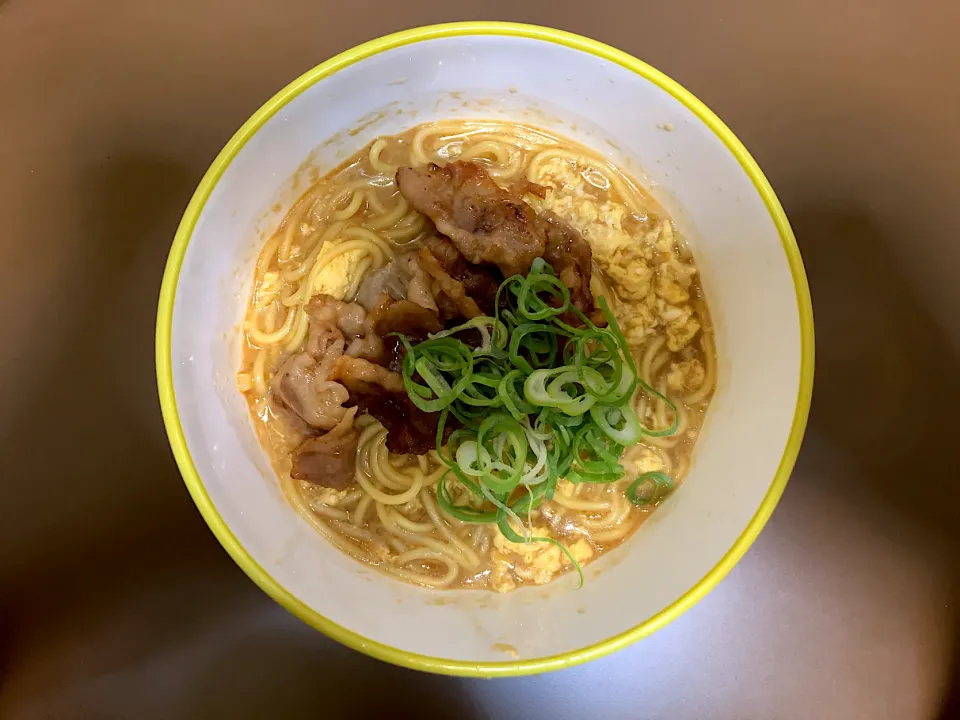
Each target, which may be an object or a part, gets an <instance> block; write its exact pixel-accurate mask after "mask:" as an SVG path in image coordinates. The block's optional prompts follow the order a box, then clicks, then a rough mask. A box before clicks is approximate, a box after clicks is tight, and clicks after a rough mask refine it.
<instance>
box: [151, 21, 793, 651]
mask: <svg viewBox="0 0 960 720" xmlns="http://www.w3.org/2000/svg"><path fill="white" fill-rule="evenodd" d="M651 78H653V79H648V78H647V77H643V76H641V75H639V74H637V73H636V72H634V71H633V70H631V69H628V68H626V67H623V66H621V65H620V64H617V63H615V62H612V61H610V60H608V59H604V58H602V57H598V56H597V55H594V54H592V53H590V52H586V51H584V50H582V49H577V48H575V47H568V46H565V45H563V44H557V43H553V42H548V41H545V40H541V39H533V38H530V37H514V36H503V35H473V36H471V35H467V36H458V37H440V38H436V39H428V40H421V41H419V42H414V43H412V44H406V45H402V46H399V47H393V48H389V49H386V50H383V51H380V52H377V53H375V54H373V55H371V56H368V57H365V58H363V59H360V60H359V61H357V62H353V63H352V64H349V65H347V66H345V67H342V68H341V69H339V70H337V71H336V72H333V73H332V74H327V75H326V76H324V77H321V78H319V79H316V78H315V77H314V78H312V79H315V80H316V81H315V82H313V83H312V84H310V83H309V82H308V81H303V82H301V83H300V86H298V88H297V89H302V92H299V94H295V96H294V97H292V99H290V100H289V102H287V103H286V104H284V105H282V107H279V109H278V110H277V111H276V113H275V114H273V115H272V116H271V117H269V118H268V119H266V120H265V122H263V123H262V125H261V126H260V127H259V128H258V129H256V130H255V132H253V134H252V137H250V138H249V139H248V140H247V141H246V142H245V143H243V142H241V141H235V145H234V147H233V150H234V151H235V156H234V157H233V159H232V161H230V162H229V165H228V166H227V167H226V169H225V171H224V172H223V174H222V176H221V177H220V178H219V181H217V182H216V184H215V186H213V187H212V190H211V191H210V192H209V197H208V198H207V199H206V202H205V203H204V204H203V205H202V209H201V210H200V212H199V217H198V219H197V221H196V225H195V227H194V229H193V232H192V236H191V237H190V240H189V245H188V246H187V248H186V252H185V255H184V257H183V263H182V267H181V269H180V273H179V278H178V281H177V285H176V295H175V301H174V307H173V317H172V334H171V350H170V352H171V365H172V375H173V389H174V392H175V398H176V408H177V411H178V415H179V420H180V423H181V425H182V429H183V434H184V437H185V441H186V445H187V447H188V448H189V453H190V456H191V457H192V463H193V465H194V466H195V468H196V472H197V474H198V475H199V478H202V489H201V488H200V486H199V485H196V487H194V488H193V490H194V491H195V496H196V497H198V498H200V497H201V496H202V493H203V491H204V490H205V493H206V495H207V496H208V499H209V506H205V503H206V502H207V501H206V500H205V499H204V501H203V502H201V506H202V507H205V510H206V512H205V514H206V515H207V516H208V520H211V523H212V524H214V525H217V524H218V523H219V522H222V523H223V524H225V525H226V527H228V528H229V530H230V531H231V532H232V533H233V536H234V537H235V539H236V543H237V546H234V547H232V551H233V552H234V553H235V555H236V554H237V553H243V552H245V553H246V554H247V555H248V556H249V558H248V559H246V560H244V562H243V563H242V564H244V565H245V569H247V570H248V572H252V573H253V574H254V575H255V576H257V579H258V580H259V581H260V582H261V584H265V583H266V584H269V583H270V582H271V580H270V578H272V581H275V583H276V585H278V586H279V587H281V588H283V589H284V590H285V592H286V593H288V594H289V596H285V597H284V598H283V599H284V601H285V604H287V605H288V606H289V607H294V608H295V609H296V610H297V611H298V614H301V616H304V617H306V618H307V619H308V620H311V621H313V622H314V624H318V625H322V626H324V629H326V630H328V631H330V632H332V633H333V634H334V635H335V636H338V637H339V638H340V639H342V640H346V641H348V642H351V643H352V644H354V645H357V646H359V649H366V650H368V651H376V650H377V649H379V651H378V654H380V655H381V656H385V657H388V659H392V660H395V661H398V662H407V663H413V664H416V660H415V659H413V658H411V657H410V656H407V655H405V653H414V654H418V655H425V656H431V657H434V658H445V659H448V660H452V661H454V662H455V663H461V664H466V665H469V664H475V663H491V662H500V663H503V662H506V663H510V664H512V665H514V666H516V665H517V663H518V662H520V663H522V662H524V661H531V660H536V659H541V658H546V657H551V656H557V655H566V660H569V661H574V660H576V659H577V656H576V654H575V651H578V650H581V649H583V648H586V647H588V646H594V645H595V644H597V643H601V642H603V641H605V640H608V639H610V638H613V637H615V636H622V634H623V633H625V632H627V631H629V630H630V629H631V628H634V627H635V626H638V625H640V624H641V623H644V622H645V621H648V620H651V619H653V620H652V622H649V623H647V625H646V626H645V628H646V630H650V629H653V628H654V627H655V626H656V625H657V624H659V623H660V622H661V621H663V620H665V619H667V616H668V615H669V613H668V615H660V616H658V613H661V611H663V610H664V609H666V608H669V607H671V606H672V607H673V609H676V608H677V607H679V606H677V605H675V603H677V601H678V600H679V599H680V598H682V597H684V596H685V595H687V594H688V593H691V591H692V592H693V595H694V596H696V595H698V594H699V593H701V592H705V590H706V589H707V588H706V585H705V584H703V583H702V582H701V581H702V580H703V578H704V577H705V576H706V575H707V574H708V573H710V571H711V569H713V568H714V567H715V566H716V565H717V564H718V563H719V562H720V561H721V559H722V558H723V557H724V556H725V554H726V553H728V551H730V549H731V548H732V547H733V546H734V545H735V543H737V541H738V538H739V537H740V536H741V534H742V533H743V532H744V530H745V528H747V527H748V525H749V524H750V522H751V519H752V518H754V516H755V515H757V513H758V509H760V508H761V506H762V504H763V501H764V497H765V496H766V495H767V492H768V490H769V489H770V487H771V482H772V480H773V478H774V477H775V475H776V474H777V471H778V466H779V465H780V463H781V459H782V457H783V456H784V452H785V446H786V445H787V442H788V436H789V435H790V433H791V426H792V424H793V422H794V414H795V408H796V407H797V403H798V392H799V390H800V378H801V327H800V320H799V318H800V311H799V308H798V300H797V290H796V288H795V284H794V279H793V277H792V275H791V268H790V265H789V263H788V259H787V254H786V252H785V249H784V241H783V240H782V239H781V236H780V234H779V233H778V230H777V227H776V225H775V223H774V221H773V219H772V217H771V211H770V209H769V208H768V206H767V205H766V204H765V202H764V198H763V197H762V196H761V194H760V192H759V191H758V190H757V188H756V187H755V186H754V184H753V182H752V181H751V179H750V177H749V176H748V175H747V173H746V172H745V170H744V168H743V167H742V166H741V163H740V162H739V161H738V159H737V157H736V156H735V155H734V154H733V153H732V152H731V150H730V149H729V148H728V147H727V146H726V145H725V143H724V141H723V140H722V139H721V138H720V137H718V135H717V134H716V133H715V132H714V131H713V130H711V129H710V128H709V127H707V125H706V124H704V122H703V121H702V120H701V119H700V118H699V117H698V116H697V115H696V114H695V113H694V112H693V111H692V110H691V109H690V108H688V107H687V106H686V105H685V104H684V103H682V102H681V101H679V100H678V99H676V98H675V97H674V96H673V95H671V94H670V93H668V92H667V91H666V90H664V89H663V88H662V87H660V85H658V83H657V82H656V81H655V80H656V78H657V75H656V74H655V73H653V74H651ZM291 92H292V91H291ZM451 117H463V118H477V117H488V118H490V117H492V118H506V119H511V120H516V121H520V122H525V123H529V124H533V125H537V126H540V127H543V128H546V129H549V130H552V131H554V132H557V133H559V134H561V135H565V136H567V137H569V138H571V139H574V140H577V141H579V142H581V143H584V144H586V145H588V146H590V147H592V148H593V149H594V150H596V151H598V152H600V153H602V154H604V155H606V156H608V157H610V158H611V159H612V160H613V161H614V162H616V163H618V164H620V166H621V167H623V168H625V169H626V170H627V171H628V172H629V173H630V174H632V175H633V176H634V177H635V178H636V179H637V180H638V181H639V182H640V183H641V184H642V185H644V186H645V187H647V188H649V189H651V190H652V192H653V194H654V195H655V196H656V197H657V198H658V199H659V200H660V201H661V202H662V203H663V204H664V205H665V206H666V207H667V208H668V209H669V210H670V211H671V212H672V213H673V216H674V218H675V220H676V221H677V223H678V224H679V226H680V227H681V228H682V230H683V231H685V233H686V234H687V235H688V237H689V238H690V240H691V245H692V247H693V249H694V253H695V255H696V257H697V262H698V264H699V267H700V269H701V271H702V276H703V282H704V286H705V290H706V294H707V300H708V303H709V307H710V310H711V313H712V315H713V319H714V323H715V328H716V335H717V352H718V356H719V375H718V390H717V394H716V397H715V399H714V401H713V404H712V406H711V410H710V413H709V417H708V420H707V423H706V426H705V428H704V431H703V433H702V436H701V438H700V440H699V443H698V446H697V448H696V452H695V458H694V463H693V467H692V469H691V471H690V473H689V476H688V477H687V479H686V481H685V483H684V484H683V486H682V487H680V488H679V490H678V491H677V492H676V493H675V494H674V495H673V497H672V498H671V499H670V500H669V501H668V502H666V503H665V504H664V505H663V506H662V507H660V508H659V509H658V511H657V512H656V513H654V515H653V517H652V518H651V519H650V520H649V521H648V522H646V523H645V524H644V525H643V526H642V527H641V528H640V530H639V531H638V532H637V534H636V535H635V536H634V537H633V538H632V539H631V540H630V541H629V542H627V543H626V544H625V545H624V546H621V547H620V548H619V549H618V550H616V551H615V552H612V553H609V554H607V555H605V556H604V557H602V558H601V559H600V561H598V562H596V563H594V564H592V565H590V566H589V568H588V569H587V572H586V584H585V585H584V587H583V588H582V589H579V590H578V589H576V580H575V578H573V577H569V576H565V577H564V578H562V579H560V580H558V581H557V582H554V583H553V584H551V585H549V586H546V587H544V588H523V589H520V590H518V591H516V592H513V593H510V594H507V595H504V596H500V595H496V594H493V593H488V592H467V591H447V592H435V591H429V590H423V589H419V588H416V587H412V586H408V585H405V584H402V583H400V582H398V581H396V580H393V579H391V578H388V577H387V576H385V575H381V574H379V573H377V572H376V571H373V570H370V569H368V568H366V567H364V566H362V565H360V564H359V563H357V562H355V561H353V560H351V559H349V558H347V557H346V556H344V555H342V554H341V553H340V552H339V551H337V550H336V549H335V548H333V547H332V546H331V545H329V544H328V543H327V542H326V541H325V540H324V539H323V538H321V537H320V536H318V535H316V534H315V532H314V531H313V530H312V529H311V528H310V527H309V526H308V525H307V524H306V522H304V521H303V520H302V519H301V518H300V517H299V516H298V515H297V514H296V513H295V512H294V510H293V509H292V508H291V507H290V506H289V505H288V504H287V502H286V500H285V499H284V497H283V495H282V493H281V492H280V489H279V486H278V484H277V481H276V479H275V477H274V474H273V471H272V469H271V467H270V464H269V461H268V459H267V457H266V456H265V454H264V453H263V451H262V450H261V449H260V447H259V444H258V443H257V440H256V437H255V435H254V431H253V428H252V425H251V422H250V420H249V417H248V413H247V408H246V406H245V404H244V401H243V399H242V398H241V396H240V394H239V392H238V391H237V390H236V387H235V385H234V375H235V372H236V370H237V368H238V364H239V341H240V332H239V323H240V320H241V318H242V313H243V308H244V304H245V302H246V300H247V297H248V294H249V292H250V287H251V280H252V272H253V271H252V267H253V262H254V260H255V257H256V255H257V253H258V251H259V248H260V246H261V244H262V242H263V237H264V235H265V234H266V233H269V232H270V231H272V229H273V227H274V226H275V224H276V222H277V221H278V220H279V218H280V217H281V216H282V211H281V212H280V213H277V212H273V211H271V207H274V206H275V205H276V204H277V203H280V204H281V205H283V207H284V209H285V208H286V207H288V206H289V204H290V202H292V201H293V200H294V199H295V198H296V196H298V195H299V194H300V193H301V192H302V191H303V190H304V189H305V188H306V184H307V182H308V179H309V177H310V174H311V172H315V171H316V169H319V171H320V172H325V171H326V170H329V169H330V168H332V167H333V166H335V165H336V164H338V163H339V162H340V161H341V160H342V159H343V158H345V157H347V156H349V155H350V154H352V153H353V152H355V151H357V150H358V149H360V148H361V147H362V146H363V145H365V144H366V143H367V142H369V141H370V140H371V139H372V138H374V137H376V136H377V135H380V134H384V133H396V132H399V131H401V130H404V129H406V128H408V127H410V126H412V125H415V124H418V123H422V122H426V121H429V120H435V119H443V118H451ZM774 202H775V201H774ZM185 474H186V475H187V480H188V484H191V483H194V482H195V481H194V479H193V477H192V474H191V473H190V472H186V473H185ZM767 511H769V507H767ZM760 512H761V513H762V512H764V511H763V510H761V511H760ZM216 516H219V519H220V520H218V519H217V517H216ZM215 529H216V527H215ZM239 548H242V550H240V549H239ZM255 566H259V568H260V570H257V569H256V567H255ZM268 576H269V577H268ZM323 618H325V620H324V619H323ZM335 626H339V627H335ZM354 633H355V634H356V635H353V634H354ZM356 636H360V638H364V639H365V640H361V639H359V638H358V637H356ZM371 641H372V642H371ZM364 643H367V644H366V645H364ZM381 646H387V647H388V648H392V650H386V649H384V648H382V647H381ZM505 651H509V652H510V654H506V653H505ZM514 653H515V654H516V658H517V659H516V660H515V659H514V658H513V657H512V655H513V654H514ZM571 653H574V654H571ZM476 667H479V666H476Z"/></svg>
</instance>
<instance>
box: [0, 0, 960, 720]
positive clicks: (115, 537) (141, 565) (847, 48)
mask: <svg viewBox="0 0 960 720" xmlns="http://www.w3.org/2000/svg"><path fill="white" fill-rule="evenodd" d="M411 5H414V6H415V9H410V7H409V6H411ZM958 8H960V5H958V4H957V3H955V2H953V3H951V2H945V1H944V0H920V1H919V2H907V1H906V0H901V1H900V2H897V1H896V0H870V1H868V0H806V1H797V2H789V3H788V2H779V3H777V2H768V1H766V0H738V1H737V2H733V3H723V2H707V1H705V0H661V2H640V3H626V2H621V1H619V0H590V2H581V3H573V4H572V5H570V6H569V7H561V4H560V3H555V2H546V1H545V0H528V1H527V2H518V1H517V0H487V2H485V3H483V5H482V7H480V8H478V9H476V10H472V11H470V12H469V13H463V12H458V11H456V10H455V9H454V5H453V4H452V3H448V2H440V1H439V0H429V1H428V2H419V3H407V2H394V3H388V2H384V1H383V0H352V2H346V3H331V2H307V1H306V0H286V1H280V0H273V1H271V2H254V1H253V0H234V1H233V2H216V1H214V0H167V1H166V2H147V1H146V0H84V1H83V2H75V1H72V0H45V1H42V0H0V248H2V255H0V308H2V313H3V314H2V333H0V338H2V339H0V347H2V353H0V378H2V380H0V428H2V432H0V443H2V445H0V448H2V465H0V468H2V469H0V490H2V495H0V670H2V672H0V715H2V716H3V717H5V718H16V719H17V720H32V719H34V718H36V719H40V718H42V719H46V718H137V719H138V720H148V719H152V718H164V719H166V718H207V717H213V718H216V717H231V718H248V717H249V718H273V717H277V718H281V717H282V718H298V717H304V718H306V717H377V718H379V717H394V716H403V715H407V714H411V715H413V714H416V715H417V716H418V717H464V718H481V717H483V718H486V717H513V716H519V715H522V716H523V717H524V718H528V717H529V718H539V717H543V718H566V717H570V718H586V717H591V718H594V717H596V718H601V717H602V718H674V719H685V718H691V719H694V718H696V719H698V720H701V719H704V718H718V719H726V718H729V719H731V720H733V719H743V718H761V719H768V718H798V719H807V718H818V719H820V718H870V719H871V720H880V719H881V718H898V719H902V718H906V719H912V718H931V717H957V716H960V703H958V698H957V694H958V692H960V676H958V672H957V648H956V645H957V640H958V637H960V633H958V626H957V606H956V602H957V586H956V581H957V578H958V575H957V567H958V566H957V562H956V561H957V557H958V554H957V552H956V547H957V540H958V536H960V512H958V509H957V508H958V505H957V503H958V499H960V492H958V490H957V486H958V484H960V472H958V461H957V450H956V448H957V439H956V431H957V429H958V423H957V422H956V413H957V405H958V401H960V381H958V375H960V373H958V369H960V368H958V366H960V363H958V352H960V312H958V310H960V281H958V280H957V279H956V270H957V268H958V264H960V262H958V261H960V233H958V231H960V222H958V220H960V202H958V191H960V143H958V142H957V139H956V133H957V131H958V128H960V83H958V81H957V71H958V68H960V43H957V41H956V35H957V30H958V28H960V10H958ZM482 18H497V19H509V20H518V21H526V22H535V23H542V24H550V25H555V26H557V27H561V28H564V29H567V30H572V31H576V32H579V33H582V34H585V35H590V36H593V37H596V38H598V39H600V40H604V41H606V42H609V43H611V44H614V45H617V46H619V47H621V48H623V49H625V50H627V51H629V52H632V53H633V54H635V55H637V56H638V57H640V58H643V59H645V60H647V61H649V62H651V63H652V64H654V65H655V66H657V67H659V68H660V69H661V70H663V71H665V72H666V73H667V74H669V75H672V76H673V77H674V78H676V79H677V80H679V81H680V82H681V83H683V84H684V85H686V87H688V88H689V89H690V90H692V91H693V92H694V93H696V94H697V95H699V97H700V98H701V99H703V100H704V101H705V102H706V103H707V104H708V105H710V106H711V107H712V108H713V109H714V110H715V111H717V112H718V113H719V114H720V116H721V117H723V119H724V120H725V121H726V122H727V123H728V124H729V125H730V126H731V127H732V128H733V129H734V131H735V132H737V133H738V134H739V136H740V137H741V139H742V140H743V141H744V143H745V144H746V145H747V147H748V148H749V149H750V150H751V151H752V152H753V153H754V155H755V156H756V158H757V160H758V161H759V162H760V165H761V166H762V167H763V168H764V169H765V171H766V173H767V175H768V176H769V178H770V180H771V182H772V183H773V185H774V187H775V188H776V189H777V190H778V192H779V194H780V197H781V199H782V201H783V204H784V205H785V207H786V209H787V212H788V214H789V215H790V217H791V219H792V221H793V223H794V227H795V229H796V232H797V235H798V238H799V242H800V245H801V247H802V250H803V254H804V259H805V261H806V263H807V268H808V272H809V276H810V282H811V286H812V291H813V299H814V306H815V313H816V322H817V343H818V347H817V381H816V392H815V398H814V408H813V413H812V417H811V421H810V426H809V430H808V434H807V439H806V442H805V445H804V448H803V451H802V453H801V457H800V460H799V463H798V465H797V469H796V471H795V472H794V475H793V478H792V480H791V481H790V484H789V486H788V488H787V491H786V494H785V495H784V497H783V500H782V502H781V504H780V506H779V507H778V509H777V511H776V513H775V514H774V516H773V519H772V521H771V522H770V524H769V525H768V527H767V529H766V530H765V531H764V533H763V534H762V536H761V537H760V539H759V541H758V542H757V543H756V545H755V546H754V547H753V549H751V550H750V552H749V553H748V554H747V556H746V557H745V558H744V559H743V561H742V562H741V563H740V564H739V565H738V567H737V568H736V569H735V570H734V571H733V572H732V573H731V574H730V575H729V577H728V578H727V579H726V580H724V581H723V582H722V583H721V584H720V586H719V587H718V588H717V589H716V590H714V591H713V592H712V593H711V594H710V595H709V596H708V597H707V598H706V599H705V600H704V601H703V602H701V603H700V604H699V605H697V607H696V608H694V609H693V610H691V611H690V612H689V613H687V614H686V615H685V616H683V617H682V618H681V619H680V620H678V621H677V622H675V623H673V624H672V625H671V626H669V627H668V628H666V629H664V630H662V631H660V632H658V633H656V634H655V635H654V636H652V637H651V638H649V639H647V640H644V641H642V642H640V643H638V644H636V645H634V646H633V647H631V648H629V649H627V650H624V651H622V652H620V653H618V654H616V655H614V656H612V657H608V658H606V659H603V660H600V661H597V662H595V663H592V664H589V665H586V666H583V667H579V668H575V669H571V670H567V671H563V672H558V673H554V674H549V675H545V676H540V677H533V678H526V679H516V680H504V681H483V680H459V679H454V678H441V677H433V676H427V675H423V674H417V673H414V672H411V671H407V670H401V669H398V668H394V667H390V666H387V665H385V664H381V663H378V662H375V661H373V660H370V659H368V658H366V657H363V656H361V655H358V654H355V653H353V652H352V651H349V650H347V649H345V648H343V647H341V646H339V645H337V644H335V643H333V642H332V641H330V640H327V639H326V638H324V637H323V636H321V635H320V634H318V633H316V632H314V631H312V630H310V629H309V628H307V627H306V626H305V625H302V624H301V623H300V622H299V621H297V620H296V619H294V618H293V617H292V616H290V615H288V614H287V613H286V612H284V611H283V610H281V609H280V608H279V607H278V606H276V605H274V604H273V602H272V601H271V600H270V599H269V598H267V597H266V596H265V595H263V594H262V593H261V592H260V591H259V590H258V589H257V588H256V587H255V586H254V585H253V584H252V583H251V582H250V581H249V580H247V578H246V577H245V576H244V575H243V573H241V571H240V570H239V569H237V568H236V567H235V566H234V565H233V563H232V562H231V561H230V559H229V558H228V557H227V555H226V554H225V553H224V552H223V551H222V550H221V549H220V547H219V545H218V544H217V542H216V540H215V539H214V538H213V536H212V534H211V533H210V532H209V531H208V530H207V528H206V526H205V525H204V523H203V521H202V520H201V518H200V515H199V514H198V513H197V511H196V510H195V508H194V507H193V505H192V503H191V501H190V498H189V496H188V495H187V493H186V491H185V489H184V487H183V485H182V483H181V481H180V478H179V475H178V473H177V469H176V467H175V466H174V463H173V460H172V458H171V455H170V452H169V450H168V447H167V444H166V440H165V437H164V433H163V429H162V426H161V421H160V413H159V407H158V403H157V399H156V392H155V385H154V371H153V322H154V311H155V302H156V296H157V290H158V287H159V283H160V275H161V271H162V268H163V263H164V259H165V256H166V253H167V249H168V247H169V244H170V241H171V238H172V235H173V232H174V229H175V227H176V224H177V222H178V219H179V217H180V214H181V212H182V211H183V208H184V206H185V205H186V203H187V200H188V199H189V197H190V195H191V193H192V192H193V189H194V187H195V185H196V183H197V182H198V180H199V179H200V177H201V175H202V174H203V172H204V170H205V169H206V167H207V165H208V164H209V162H210V161H211V160H212V159H213V157H214V156H215V154H216V153H217V152H218V150H219V149H220V147H221V146H222V145H223V143H224V142H225V141H226V139H227V138H228V137H229V136H230V134H231V133H232V132H233V131H234V130H235V129H236V128H237V127H239V125H240V124H241V123H242V122H243V121H244V120H245V119H246V118H247V117H248V116H249V115H250V114H251V113H252V112H253V111H254V110H255V109H256V108H257V107H258V106H259V105H260V103H262V102H263V101H264V100H265V99H266V98H268V97H269V96H270V95H271V94H272V93H274V92H275V91H276V90H277V89H279V88H280V87H281V86H283V85H284V84H285V83H286V82H287V81H289V80H290V79H292V78H294V77H296V76H297V75H298V74H300V73H301V72H303V71H304V70H306V69H307V68H309V67H311V66H313V65H315V64H317V63H319V62H320V61H322V60H323V59H325V58H327V57H328V56H330V55H332V54H333V53H335V52H338V51H340V50H343V49H345V48H348V47H350V46H352V45H354V44H356V43H358V42H361V41H363V40H367V39H369V38H372V37H374V36H377V35H380V34H383V33H386V32H390V31H393V30H397V29H401V28H404V27H410V26H414V25H419V24H426V23H430V22H439V21H447V20H455V19H482Z"/></svg>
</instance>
